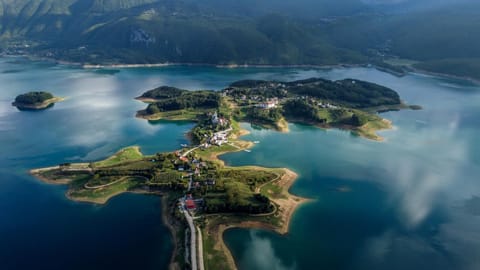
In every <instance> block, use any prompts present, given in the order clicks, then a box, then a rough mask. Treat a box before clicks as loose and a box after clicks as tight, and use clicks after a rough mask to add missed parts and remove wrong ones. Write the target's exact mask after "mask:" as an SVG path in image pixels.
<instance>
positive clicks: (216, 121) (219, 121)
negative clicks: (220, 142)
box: [210, 112, 229, 127]
mask: <svg viewBox="0 0 480 270" xmlns="http://www.w3.org/2000/svg"><path fill="white" fill-rule="evenodd" d="M210 119H211V121H212V125H214V126H220V127H224V126H228V124H229V121H228V120H227V119H225V117H220V116H218V113H217V112H214V113H213V114H211V115H210Z"/></svg>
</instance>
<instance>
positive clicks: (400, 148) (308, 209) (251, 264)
mask: <svg viewBox="0 0 480 270" xmlns="http://www.w3.org/2000/svg"><path fill="white" fill-rule="evenodd" d="M312 76H321V77H325V78H329V79H341V78H357V79H364V80H369V81H373V82H377V83H379V84H383V85H386V86H389V87H391V88H393V89H395V90H396V91H398V92H399V93H400V94H401V96H402V97H403V98H404V99H405V100H406V101H407V102H409V103H412V104H420V105H422V106H424V107H425V109H424V110H423V111H401V112H392V113H387V114H384V116H385V117H386V118H388V119H390V120H393V122H394V124H395V126H396V128H395V130H392V131H385V132H382V135H383V136H384V137H385V138H386V141H385V142H384V143H377V142H371V141H367V140H364V139H361V138H357V137H354V136H352V135H350V133H348V132H346V131H335V130H328V131H325V130H320V129H316V128H312V127H308V126H302V125H290V129H291V132H290V133H288V134H281V133H277V132H273V131H267V130H259V129H254V128H252V127H250V126H248V125H245V127H246V128H248V129H250V130H251V132H252V133H251V134H250V135H248V136H247V138H248V139H251V140H258V141H260V143H259V144H258V145H256V147H255V148H254V149H253V151H252V152H251V153H245V152H242V153H234V154H229V155H226V156H224V157H223V158H224V159H225V160H226V161H227V163H229V164H232V165H244V164H257V165H262V166H272V167H289V168H291V169H293V170H294V171H296V172H297V173H299V175H300V178H299V180H298V181H297V182H296V184H295V185H294V186H293V188H292V190H291V191H292V192H293V193H295V194H297V195H301V196H305V197H309V198H313V199H314V201H313V202H312V203H309V204H307V205H304V206H302V207H301V208H300V209H299V211H297V212H296V214H295V216H294V218H293V221H292V223H291V230H290V233H289V234H288V235H287V236H279V235H276V234H274V233H270V232H265V231H258V230H240V229H238V230H237V229H235V230H230V231H227V232H226V233H225V239H226V242H227V244H228V246H229V247H230V248H231V249H232V253H233V254H234V256H235V258H236V261H237V264H238V266H239V268H240V269H425V268H435V269H468V270H469V269H472V270H473V269H480V260H479V259H478V258H480V229H479V228H480V197H479V196H480V186H479V185H478V182H477V181H478V180H477V178H478V176H479V175H480V166H479V165H480V142H479V140H478V138H479V135H480V130H479V129H480V88H479V87H476V86H472V85H469V84H466V83H464V82H461V81H451V80H444V79H438V78H432V77H426V76H419V75H410V76H406V77H404V78H396V77H393V76H391V75H389V74H386V73H382V72H379V71H376V70H374V69H367V68H350V69H334V70H312V69H254V68H249V69H235V70H229V69H215V68H206V67H166V68H158V69H122V70H117V71H109V72H104V71H103V72H98V71H93V70H92V71H86V70H81V69H74V68H68V67H65V66H56V65H51V64H47V63H37V62H28V61H25V60H22V59H20V58H18V59H17V58H13V59H12V58H8V59H0V265H1V266H0V268H1V269H31V268H34V267H35V268H36V269H86V268H88V269H118V268H135V269H164V268H166V266H167V265H168V261H169V258H170V255H171V251H172V240H171V237H170V235H169V232H168V230H167V228H166V227H165V226H164V225H162V223H161V219H160V216H161V205H160V199H159V198H157V197H154V196H143V195H133V194H125V195H121V196H118V197H116V198H113V199H112V200H111V201H110V202H109V203H108V204H106V205H102V206H98V205H91V204H85V203H75V202H71V201H69V200H67V199H66V198H65V197H64V192H65V187H63V186H52V185H46V184H43V183H40V182H38V181H37V180H35V179H33V178H32V177H30V176H29V175H28V174H27V173H26V171H27V170H28V169H30V168H35V167H41V166H48V165H54V164H58V163H61V162H64V161H65V160H67V161H71V162H81V161H87V160H88V161H90V160H97V159H101V158H105V157H107V156H108V155H110V154H112V153H114V152H115V151H117V150H118V149H119V148H121V147H126V146H129V145H140V146H141V147H142V151H143V152H145V153H148V154H150V153H155V152H157V151H168V150H174V149H176V148H178V146H179V145H180V144H182V143H185V142H186V140H185V137H184V133H185V132H187V131H188V130H189V129H190V128H191V127H192V124H189V123H169V122H160V123H148V122H147V121H143V120H139V119H135V118H134V117H133V116H134V114H135V111H136V110H138V109H141V108H143V107H144V105H143V104H141V103H139V102H137V101H135V100H133V99H132V98H133V97H135V96H138V95H140V94H141V93H142V92H143V91H145V90H147V89H150V88H153V87H155V86H159V85H164V84H165V85H172V86H177V87H182V88H187V89H221V88H223V87H225V86H226V85H227V84H228V83H230V82H232V81H235V80H238V79H244V78H258V79H279V80H293V79H301V78H308V77H312ZM31 90H49V91H51V92H53V93H54V94H56V95H58V96H64V97H67V100H66V101H65V102H62V103H58V104H56V105H55V106H54V107H53V108H51V109H49V110H46V111H41V112H19V111H17V110H16V109H15V108H14V107H12V106H11V105H10V103H11V102H12V100H13V99H14V97H15V96H16V95H17V94H20V93H23V92H26V91H31Z"/></svg>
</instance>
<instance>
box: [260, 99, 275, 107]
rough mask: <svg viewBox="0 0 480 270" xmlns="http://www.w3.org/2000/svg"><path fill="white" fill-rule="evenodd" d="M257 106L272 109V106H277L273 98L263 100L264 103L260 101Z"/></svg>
mask: <svg viewBox="0 0 480 270" xmlns="http://www.w3.org/2000/svg"><path fill="white" fill-rule="evenodd" d="M258 107H260V108H262V109H273V108H275V107H277V102H275V101H273V100H270V101H267V102H264V103H260V104H259V105H258Z"/></svg>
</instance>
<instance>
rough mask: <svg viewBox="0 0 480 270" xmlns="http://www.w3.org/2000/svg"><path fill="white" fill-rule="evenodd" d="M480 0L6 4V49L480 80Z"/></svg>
mask: <svg viewBox="0 0 480 270" xmlns="http://www.w3.org/2000/svg"><path fill="white" fill-rule="evenodd" d="M477 2H478V1H476V0H458V1H447V0H418V1H416V0H415V1H414V0H343V1H335V0H283V1H277V0H243V1H237V0H201V1H199V0H108V1H107V0H15V1H14V0H0V45H1V46H2V48H3V49H4V52H6V53H16V54H18V53H24V52H26V53H29V54H35V55H39V56H48V57H53V58H57V59H62V60H69V61H75V62H82V63H91V64H107V63H153V62H184V63H210V64H273V65H286V64H312V65H331V64H338V63H350V64H357V63H375V64H378V65H381V66H387V67H389V68H391V69H395V68H396V67H393V66H391V65H390V66H389V64H386V63H384V62H383V60H384V59H385V58H392V57H393V58H397V57H398V58H407V59H411V60H415V61H417V62H419V63H418V64H417V65H416V67H417V68H422V69H428V70H430V71H441V72H447V73H450V74H455V75H461V74H462V75H465V74H469V75H468V76H474V77H480V75H477V74H480V72H479V71H480V70H477V69H476V68H475V67H477V66H478V65H476V64H475V59H480V21H479V20H478V19H477V18H480V3H477ZM472 58H473V59H472ZM462 65H463V68H462V69H459V68H458V67H459V66H462ZM459 70H463V71H462V72H460V71H459Z"/></svg>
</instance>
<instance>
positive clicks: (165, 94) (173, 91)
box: [141, 86, 187, 99]
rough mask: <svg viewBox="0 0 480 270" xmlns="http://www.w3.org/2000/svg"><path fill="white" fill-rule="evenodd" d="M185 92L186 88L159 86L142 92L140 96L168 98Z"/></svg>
mask: <svg viewBox="0 0 480 270" xmlns="http://www.w3.org/2000/svg"><path fill="white" fill-rule="evenodd" d="M185 92H187V90H183V89H179V88H176V87H171V86H160V87H157V88H155V89H152V90H149V91H147V92H145V93H143V94H142V96H141V97H142V98H152V99H169V98H175V97H178V96H181V95H182V94H183V93H185Z"/></svg>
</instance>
